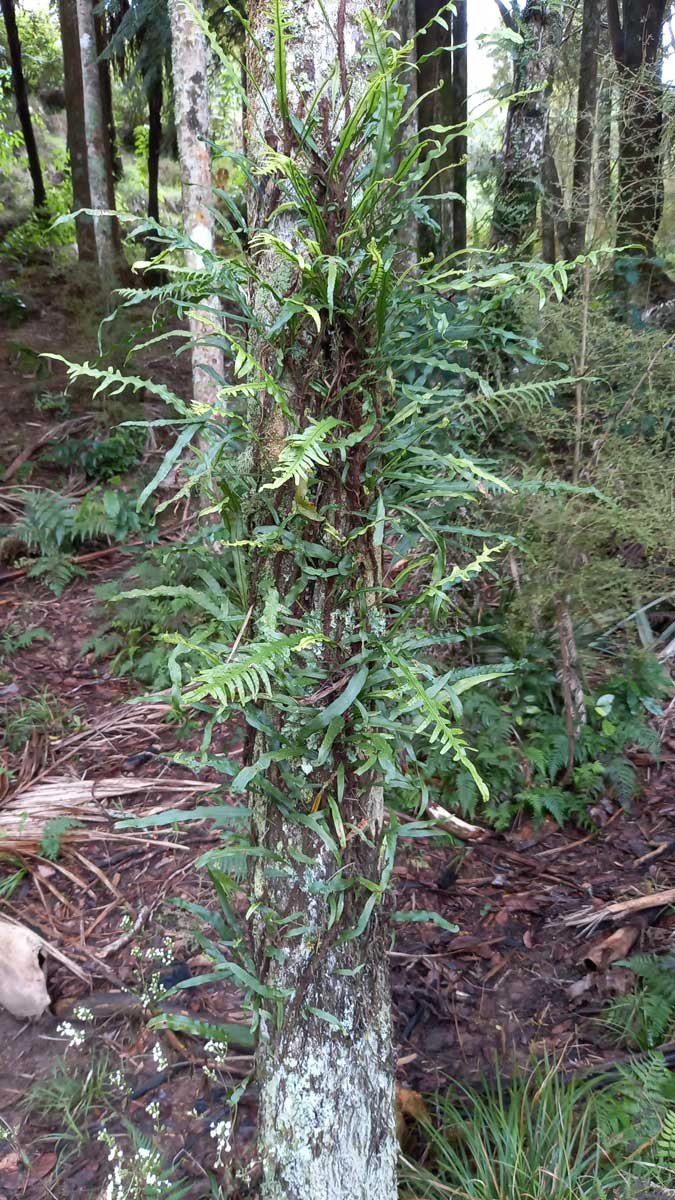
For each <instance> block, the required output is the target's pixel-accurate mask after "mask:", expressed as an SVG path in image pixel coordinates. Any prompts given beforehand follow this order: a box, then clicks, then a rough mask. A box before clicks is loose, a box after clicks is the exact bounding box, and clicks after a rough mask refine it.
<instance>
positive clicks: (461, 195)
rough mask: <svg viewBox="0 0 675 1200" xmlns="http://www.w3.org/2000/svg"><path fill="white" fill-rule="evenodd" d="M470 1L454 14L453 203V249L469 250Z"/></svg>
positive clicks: (463, 0)
mask: <svg viewBox="0 0 675 1200" xmlns="http://www.w3.org/2000/svg"><path fill="white" fill-rule="evenodd" d="M467 4H468V0H456V3H455V12H454V14H453V16H452V42H453V49H452V81H451V86H452V123H453V125H454V126H456V127H457V129H458V133H457V136H456V137H455V139H454V141H453V152H454V156H455V166H454V168H453V172H452V190H453V191H454V192H455V193H456V195H455V199H454V200H453V202H452V246H453V250H455V251H457V250H466V186H467V163H468V152H469V142H468V137H467V127H466V125H467V118H468V111H469V110H468V90H467V89H468V76H467V63H468V46H467V39H468V36H469V29H468V20H467Z"/></svg>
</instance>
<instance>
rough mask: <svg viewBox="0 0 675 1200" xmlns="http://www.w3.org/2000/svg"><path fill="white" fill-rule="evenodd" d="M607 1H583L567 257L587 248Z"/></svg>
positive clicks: (571, 257) (565, 247)
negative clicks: (599, 72) (603, 23)
mask: <svg viewBox="0 0 675 1200" xmlns="http://www.w3.org/2000/svg"><path fill="white" fill-rule="evenodd" d="M603 8H604V0H584V12H583V23H582V27H581V46H580V49H579V87H578V93H577V125H576V131H575V135H574V169H573V176H572V206H571V212H570V221H569V236H568V238H567V242H566V245H565V246H564V252H565V257H566V258H569V259H573V258H576V257H577V255H578V254H583V252H584V250H585V248H586V227H587V225H588V215H589V212H590V205H591V179H592V175H593V133H594V130H595V127H596V114H597V106H598V55H599V51H600V30H601V18H602V11H603Z"/></svg>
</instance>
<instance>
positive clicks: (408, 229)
mask: <svg viewBox="0 0 675 1200" xmlns="http://www.w3.org/2000/svg"><path fill="white" fill-rule="evenodd" d="M392 25H393V27H394V28H395V29H396V30H397V32H398V35H399V38H400V43H399V45H400V46H401V47H402V46H405V45H407V44H410V51H409V53H408V59H409V61H410V63H411V67H410V70H408V71H406V72H405V74H404V75H403V76H402V82H403V83H404V84H405V86H406V88H407V92H406V111H407V113H408V120H407V121H405V123H404V124H403V125H402V126H401V128H400V131H399V134H400V136H399V151H398V154H397V165H398V163H399V162H401V161H402V159H403V158H404V157H405V155H406V154H407V153H408V151H409V150H410V149H411V147H412V146H413V145H414V144H415V141H416V140H417V136H418V126H417V121H418V118H417V107H416V101H417V95H418V92H417V72H416V70H415V64H416V61H417V14H416V6H415V0H396V4H395V5H394V8H393V10H392ZM397 49H398V46H397ZM409 195H410V196H411V197H412V192H411V191H409ZM400 243H401V246H402V250H403V253H404V254H405V255H406V261H407V263H408V265H409V266H414V265H415V263H416V261H417V251H418V245H419V230H418V227H417V222H416V221H415V220H409V221H407V222H406V223H405V225H404V226H402V227H400Z"/></svg>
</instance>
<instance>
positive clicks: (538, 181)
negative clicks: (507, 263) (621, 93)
mask: <svg viewBox="0 0 675 1200" xmlns="http://www.w3.org/2000/svg"><path fill="white" fill-rule="evenodd" d="M501 8H503V6H502V5H500V9H501ZM502 15H503V16H504V19H505V20H506V21H507V23H508V24H509V25H510V26H511V27H512V28H514V29H517V32H518V33H520V35H521V37H522V39H523V41H522V44H521V45H520V46H517V47H516V48H515V49H514V58H513V85H512V91H513V99H512V100H511V101H510V102H509V107H508V112H507V115H506V130H505V134H504V145H503V150H502V158H501V164H500V169H499V176H498V180H497V192H496V196H495V204H494V209H493V213H492V234H491V241H492V245H493V246H503V247H505V248H506V249H507V250H509V251H510V252H515V251H516V250H517V249H518V247H519V246H521V245H522V244H523V243H524V242H526V241H527V239H528V238H529V237H530V236H531V234H532V232H533V230H534V228H535V224H536V219H537V207H538V204H539V200H540V197H541V194H542V190H543V188H542V164H543V161H544V147H545V143H546V133H547V130H548V116H549V93H550V85H551V82H552V79H553V72H554V68H555V58H556V50H557V47H558V43H559V34H560V21H559V17H558V14H557V13H556V12H554V11H552V10H551V7H550V5H549V4H548V3H545V2H544V0H527V3H526V5H525V8H524V10H523V13H522V15H521V17H520V19H519V20H518V21H516V20H515V18H514V17H512V15H511V14H510V13H509V12H508V10H507V9H505V8H503V13H502Z"/></svg>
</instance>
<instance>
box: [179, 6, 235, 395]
mask: <svg viewBox="0 0 675 1200" xmlns="http://www.w3.org/2000/svg"><path fill="white" fill-rule="evenodd" d="M193 12H194V13H195V14H196V16H193ZM169 17H170V20H171V61H172V66H173V94H174V104H175V113H176V131H177V136H178V157H179V160H180V174H181V184H182V198H183V227H184V232H185V234H186V236H187V237H188V238H190V240H191V241H192V242H193V243H194V247H195V248H194V249H190V250H188V251H187V252H186V255H185V259H186V263H187V265H188V267H190V268H191V269H192V270H195V271H198V270H200V269H201V268H202V267H203V265H204V259H203V256H202V254H201V253H200V252H199V249H198V247H202V249H203V250H206V251H209V252H211V251H213V248H214V236H213V231H214V219H213V208H214V195H213V182H212V179H211V153H210V149H209V144H208V143H209V138H210V136H211V121H210V115H209V94H208V45H207V41H206V37H205V35H204V32H203V30H202V28H201V25H200V24H199V19H198V18H200V17H201V18H203V7H202V3H201V0H193V3H191V4H190V5H188V4H186V3H183V0H169ZM207 309H208V310H210V311H208V312H207V311H206V310H207ZM221 327H222V317H221V313H220V301H219V300H218V297H217V296H211V297H209V298H208V299H207V300H204V301H202V303H201V305H200V309H199V312H197V311H193V312H192V313H191V314H190V334H191V337H192V342H193V344H192V391H193V399H194V402H195V404H196V405H197V406H198V407H200V408H201V407H204V406H205V407H207V408H211V407H213V405H214V404H215V401H216V398H217V393H218V384H217V383H216V381H215V379H214V378H213V375H211V373H210V372H214V373H215V375H216V376H217V377H218V378H219V379H223V378H224V360H223V351H222V349H221V348H219V347H216V346H207V345H204V344H203V343H204V338H205V337H208V336H209V334H211V335H214V334H217V333H218V331H219V330H220V329H221Z"/></svg>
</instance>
